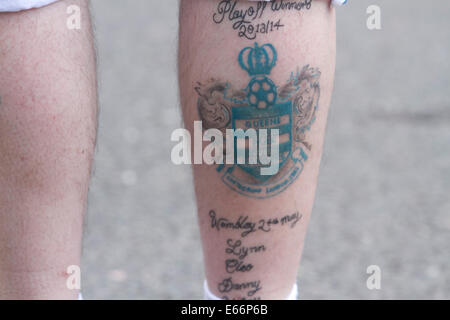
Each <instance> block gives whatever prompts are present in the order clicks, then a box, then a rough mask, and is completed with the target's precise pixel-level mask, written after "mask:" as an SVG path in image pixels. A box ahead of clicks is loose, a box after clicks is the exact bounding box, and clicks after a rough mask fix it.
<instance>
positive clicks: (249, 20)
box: [212, 0, 312, 40]
mask: <svg viewBox="0 0 450 320" xmlns="http://www.w3.org/2000/svg"><path fill="white" fill-rule="evenodd" d="M311 6H312V0H301V1H285V0H279V1H278V0H277V1H271V2H270V3H269V2H262V1H260V2H257V3H256V4H252V5H249V4H248V3H245V4H241V3H239V2H238V1H237V0H222V1H220V2H219V3H218V5H217V8H216V10H215V12H214V13H213V16H212V19H213V21H214V23H216V24H222V23H226V22H228V23H230V24H231V26H232V28H233V30H236V31H237V32H238V36H239V37H240V38H245V39H249V40H254V39H256V37H257V36H258V35H260V34H268V33H271V32H275V31H279V30H281V29H282V28H284V25H283V23H282V19H281V18H279V19H278V18H276V19H274V18H273V17H272V16H269V17H267V18H265V16H266V13H267V12H272V13H275V12H280V11H304V10H309V9H311Z"/></svg>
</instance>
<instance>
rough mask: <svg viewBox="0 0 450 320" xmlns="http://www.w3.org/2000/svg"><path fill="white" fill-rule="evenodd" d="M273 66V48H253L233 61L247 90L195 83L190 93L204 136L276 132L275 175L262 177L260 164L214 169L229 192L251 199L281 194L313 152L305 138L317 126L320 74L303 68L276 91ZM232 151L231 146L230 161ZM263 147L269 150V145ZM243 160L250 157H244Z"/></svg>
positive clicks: (222, 83) (223, 83)
mask: <svg viewBox="0 0 450 320" xmlns="http://www.w3.org/2000/svg"><path fill="white" fill-rule="evenodd" d="M276 61H277V51H276V49H275V47H274V46H273V45H271V44H269V43H268V44H264V45H262V46H260V45H258V43H255V44H254V46H253V47H246V48H244V49H243V50H241V52H240V53H239V55H238V62H239V65H240V66H241V68H242V69H244V70H245V71H246V72H247V73H248V74H249V76H250V81H249V83H248V85H247V87H246V88H244V89H240V90H236V89H234V88H233V86H232V84H231V83H229V82H227V81H221V80H217V79H211V80H209V81H207V82H205V83H198V85H197V87H196V88H195V90H196V91H197V93H198V95H199V99H198V112H199V116H200V118H201V120H202V122H203V128H204V129H205V130H206V129H212V128H215V129H219V130H221V131H222V133H224V136H226V134H225V132H226V130H227V129H234V130H239V129H242V130H243V131H244V132H246V131H247V130H249V129H252V130H256V131H258V130H259V129H265V130H267V131H268V133H267V135H268V136H270V135H271V134H270V131H271V130H273V129H276V130H278V132H279V143H278V150H279V155H280V156H279V168H280V169H279V171H278V172H277V173H276V174H273V175H262V174H261V168H262V167H265V165H264V164H262V163H261V162H259V161H258V163H256V164H250V163H251V162H249V161H245V163H244V164H239V163H238V162H237V161H235V162H234V163H238V164H234V165H231V164H220V165H219V166H218V168H217V171H218V172H219V173H220V175H221V178H222V181H223V182H224V183H225V184H226V185H227V186H228V187H229V188H231V189H232V190H234V191H236V192H238V193H240V194H242V195H245V196H248V197H253V198H269V197H272V196H275V195H277V194H279V193H281V192H283V191H284V190H286V189H287V188H288V187H289V186H290V185H291V184H292V183H293V182H294V181H295V180H296V179H297V178H298V177H299V176H300V174H301V172H302V170H303V167H304V163H305V161H307V160H308V155H309V153H310V151H311V149H312V145H311V143H310V142H308V139H307V133H308V132H309V131H310V129H311V126H312V124H313V123H314V122H315V120H316V112H317V109H318V104H319V97H320V84H319V80H320V75H321V74H320V71H319V70H318V69H317V68H312V67H310V66H309V65H306V66H304V67H303V68H301V69H298V70H297V71H296V72H295V73H294V72H293V73H292V74H291V76H290V79H289V80H288V81H287V82H286V83H285V84H284V85H281V86H277V85H276V84H275V83H274V82H273V81H272V80H271V79H270V78H269V77H268V76H269V75H270V73H271V70H272V69H273V68H274V67H275V65H276ZM262 131H263V130H262ZM234 139H236V137H234ZM258 140H259V139H258ZM235 142H236V140H235ZM225 144H227V143H225ZM249 144H250V143H249ZM260 144H262V140H260V141H259V142H258V149H259V148H260ZM237 145H238V144H237V143H234V154H235V155H236V154H237V149H236V148H237ZM267 145H271V143H270V139H269V141H268V142H267ZM245 148H248V146H246V147H245ZM224 149H226V148H224ZM269 149H270V148H269ZM225 152H226V150H224V153H225ZM248 157H249V152H246V158H248Z"/></svg>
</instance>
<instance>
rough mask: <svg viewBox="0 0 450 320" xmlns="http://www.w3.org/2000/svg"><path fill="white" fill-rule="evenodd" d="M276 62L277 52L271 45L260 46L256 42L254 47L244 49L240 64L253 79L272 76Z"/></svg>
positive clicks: (240, 56)
mask: <svg viewBox="0 0 450 320" xmlns="http://www.w3.org/2000/svg"><path fill="white" fill-rule="evenodd" d="M276 61H277V51H276V50H275V48H274V46H272V45H271V44H270V43H267V44H265V45H263V46H259V45H258V43H257V42H255V45H254V47H247V48H244V49H243V50H242V51H241V52H240V53H239V64H240V65H241V67H242V69H244V70H245V71H247V72H248V74H249V75H250V76H251V77H253V76H259V75H268V74H270V72H271V70H272V68H273V67H274V66H275V63H276Z"/></svg>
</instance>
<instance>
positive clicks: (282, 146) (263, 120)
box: [232, 101, 292, 182]
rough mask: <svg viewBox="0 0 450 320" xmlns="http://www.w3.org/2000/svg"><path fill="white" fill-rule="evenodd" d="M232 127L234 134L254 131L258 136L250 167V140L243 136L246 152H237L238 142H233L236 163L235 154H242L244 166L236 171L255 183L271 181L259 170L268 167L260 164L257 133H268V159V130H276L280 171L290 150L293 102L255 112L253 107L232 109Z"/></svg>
mask: <svg viewBox="0 0 450 320" xmlns="http://www.w3.org/2000/svg"><path fill="white" fill-rule="evenodd" d="M232 126H233V129H234V130H237V129H242V130H244V132H246V131H247V130H248V129H255V130H256V133H257V140H258V143H257V163H256V164H250V163H249V162H250V161H249V160H250V157H249V156H250V145H251V141H249V140H250V138H249V136H245V139H246V143H245V147H244V149H245V150H242V149H241V150H240V151H239V145H238V143H237V138H236V137H235V140H234V152H235V160H236V159H237V155H238V154H243V153H244V151H245V163H244V164H239V162H235V163H237V165H238V167H239V168H241V169H242V170H244V171H245V172H247V173H248V174H250V175H251V176H253V177H254V178H256V179H258V180H259V181H260V182H265V181H267V180H268V179H270V178H271V177H272V176H271V175H262V174H261V168H264V167H269V166H270V164H268V165H267V164H262V163H261V162H260V157H259V154H260V150H259V148H260V143H259V141H260V139H259V135H260V131H259V129H267V149H268V150H267V151H266V152H267V155H268V156H269V157H270V155H271V148H272V141H271V139H270V137H271V130H273V129H278V130H279V149H278V150H279V168H280V169H281V168H282V167H283V165H284V164H285V163H286V162H287V160H288V159H289V156H290V154H291V150H292V102H291V101H287V102H283V103H279V104H273V105H270V106H268V107H266V108H258V107H255V106H246V107H234V108H233V109H232Z"/></svg>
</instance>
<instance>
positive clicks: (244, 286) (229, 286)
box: [218, 277, 262, 300]
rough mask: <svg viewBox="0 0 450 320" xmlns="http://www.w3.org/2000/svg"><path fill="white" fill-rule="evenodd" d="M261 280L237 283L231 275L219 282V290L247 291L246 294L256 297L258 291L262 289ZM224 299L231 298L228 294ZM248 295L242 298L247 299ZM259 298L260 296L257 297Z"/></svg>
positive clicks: (226, 291)
mask: <svg viewBox="0 0 450 320" xmlns="http://www.w3.org/2000/svg"><path fill="white" fill-rule="evenodd" d="M261 289H262V287H261V281H259V280H257V281H248V282H241V283H235V282H233V278H231V277H229V278H226V279H224V280H223V281H222V282H220V283H219V286H218V290H219V292H220V293H230V292H232V291H242V290H245V291H246V293H245V294H246V296H247V297H249V298H252V297H254V295H255V293H257V292H258V291H259V290H261ZM223 298H224V299H226V300H228V299H229V298H228V297H227V296H224V297H223ZM245 298H246V297H242V298H241V299H245ZM256 299H258V298H256Z"/></svg>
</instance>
